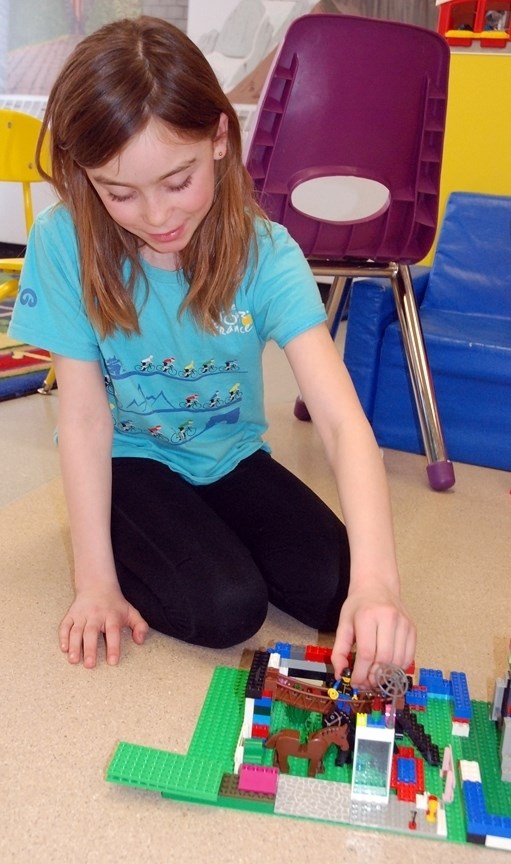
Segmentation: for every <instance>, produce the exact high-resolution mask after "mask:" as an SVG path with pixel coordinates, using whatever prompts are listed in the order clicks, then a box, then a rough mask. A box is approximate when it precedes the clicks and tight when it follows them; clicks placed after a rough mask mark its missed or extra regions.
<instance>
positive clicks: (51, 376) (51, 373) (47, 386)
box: [37, 366, 55, 396]
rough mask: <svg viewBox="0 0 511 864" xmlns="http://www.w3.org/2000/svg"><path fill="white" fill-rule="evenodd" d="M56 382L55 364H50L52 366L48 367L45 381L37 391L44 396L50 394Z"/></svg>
mask: <svg viewBox="0 0 511 864" xmlns="http://www.w3.org/2000/svg"><path fill="white" fill-rule="evenodd" d="M54 384H55V369H54V368H53V366H50V368H49V369H48V374H47V376H46V378H45V379H44V381H43V384H42V387H39V388H38V390H37V392H38V393H41V394H42V396H49V395H50V393H51V391H52V389H53V385H54Z"/></svg>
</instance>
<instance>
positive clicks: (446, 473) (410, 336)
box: [390, 264, 455, 491]
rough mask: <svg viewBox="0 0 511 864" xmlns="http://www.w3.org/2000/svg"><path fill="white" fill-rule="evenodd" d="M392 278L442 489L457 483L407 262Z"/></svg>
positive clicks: (433, 470) (434, 479)
mask: <svg viewBox="0 0 511 864" xmlns="http://www.w3.org/2000/svg"><path fill="white" fill-rule="evenodd" d="M390 281H391V284H392V291H393V294H394V300H395V302H396V309H397V314H398V319H399V324H400V326H401V333H402V336H403V343H404V348H405V355H406V359H407V362H408V368H409V371H410V378H411V382H412V387H413V393H414V396H415V402H416V404H417V411H418V415H419V422H420V427H421V432H422V438H423V441H424V449H425V451H426V458H427V460H428V466H427V473H428V479H429V483H430V486H431V488H432V489H435V490H436V491H443V490H445V489H450V487H451V486H454V483H455V477H454V467H453V464H452V462H450V461H449V459H448V458H447V451H446V448H445V444H444V438H443V433H442V427H441V423H440V417H439V414H438V408H437V403H436V397H435V391H434V386H433V380H432V376H431V372H430V368H429V362H428V357H427V354H426V348H425V345H424V336H423V333H422V327H421V323H420V319H419V313H418V310H417V303H416V300H415V294H414V291H413V285H412V280H411V276H410V270H409V268H408V266H407V265H403V264H399V265H395V269H394V271H393V273H392V274H391V276H390Z"/></svg>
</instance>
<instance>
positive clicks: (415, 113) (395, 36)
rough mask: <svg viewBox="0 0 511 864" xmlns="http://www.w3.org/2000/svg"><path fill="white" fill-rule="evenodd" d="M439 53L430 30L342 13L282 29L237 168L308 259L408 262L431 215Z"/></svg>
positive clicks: (429, 232) (438, 132) (440, 109)
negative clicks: (243, 167) (244, 172)
mask: <svg viewBox="0 0 511 864" xmlns="http://www.w3.org/2000/svg"><path fill="white" fill-rule="evenodd" d="M448 70H449V48H448V46H447V43H446V42H445V40H444V39H443V37H441V36H439V34H438V33H435V32H433V31H432V30H425V29H422V28H420V27H415V26H412V25H408V24H400V23H396V22H392V21H380V20H375V19H368V18H358V17H353V16H347V15H305V16H304V17H302V18H298V19H297V20H296V21H294V22H293V23H292V24H291V26H290V27H289V29H288V31H287V34H286V36H285V38H284V41H283V43H282V45H281V48H280V50H279V52H278V54H277V57H276V58H275V61H274V64H273V67H272V70H271V71H270V74H269V76H268V79H267V81H266V85H265V89H264V92H263V94H262V95H261V99H260V101H259V105H258V109H257V117H256V119H255V121H254V123H253V124H252V132H251V134H250V136H249V140H248V142H247V146H246V164H247V168H248V170H249V172H250V173H251V175H252V177H253V179H254V182H255V185H256V189H257V190H258V192H259V195H260V200H261V203H262V205H263V207H265V209H266V210H267V212H268V214H269V215H270V217H271V218H272V219H274V220H275V221H277V222H281V223H283V224H284V225H286V227H287V228H288V230H289V231H290V233H291V235H292V236H293V237H294V238H295V240H296V241H297V242H298V243H299V245H300V246H301V248H302V250H303V251H304V253H305V254H306V255H307V256H308V257H309V258H314V257H320V258H335V259H337V260H339V259H345V258H361V259H368V258H372V259H374V260H376V261H390V260H396V261H398V262H399V263H415V262H417V261H419V260H420V259H421V258H423V257H424V255H426V253H427V252H428V251H429V249H430V247H431V245H432V243H433V240H434V237H435V231H436V225H437V218H438V189H439V182H440V169H441V160H442V149H443V139H444V125H445V114H446V106H447V87H448Z"/></svg>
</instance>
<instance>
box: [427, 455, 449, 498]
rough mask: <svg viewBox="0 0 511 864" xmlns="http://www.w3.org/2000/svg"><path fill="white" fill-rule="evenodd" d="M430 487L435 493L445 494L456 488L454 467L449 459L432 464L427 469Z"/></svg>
mask: <svg viewBox="0 0 511 864" xmlns="http://www.w3.org/2000/svg"><path fill="white" fill-rule="evenodd" d="M426 471H427V474H428V480H429V485H430V486H431V488H432V489H434V490H435V492H444V491H445V490H446V489H450V488H451V487H452V486H454V484H455V482H456V478H455V476H454V466H453V464H452V462H450V461H449V460H448V459H444V460H443V461H441V462H430V464H429V465H428V466H427V468H426Z"/></svg>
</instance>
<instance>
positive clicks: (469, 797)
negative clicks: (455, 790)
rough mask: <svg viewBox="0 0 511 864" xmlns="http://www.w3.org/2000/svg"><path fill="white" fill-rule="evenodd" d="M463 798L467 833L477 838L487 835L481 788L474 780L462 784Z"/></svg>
mask: <svg viewBox="0 0 511 864" xmlns="http://www.w3.org/2000/svg"><path fill="white" fill-rule="evenodd" d="M463 798H464V804H465V815H466V818H467V833H468V834H473V835H479V836H485V835H486V834H487V813H486V804H485V801H484V794H483V786H482V784H481V783H477V782H475V781H474V780H465V781H464V782H463Z"/></svg>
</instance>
